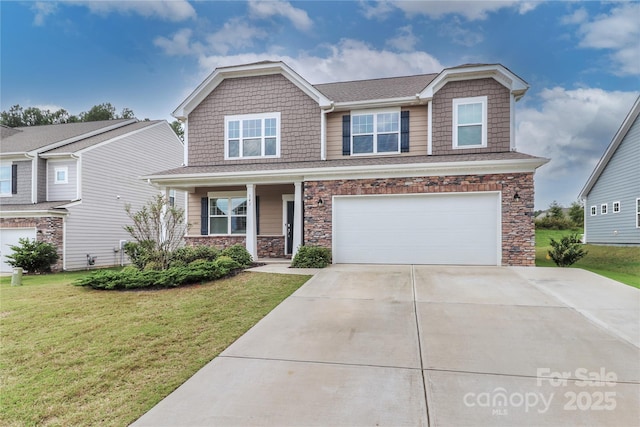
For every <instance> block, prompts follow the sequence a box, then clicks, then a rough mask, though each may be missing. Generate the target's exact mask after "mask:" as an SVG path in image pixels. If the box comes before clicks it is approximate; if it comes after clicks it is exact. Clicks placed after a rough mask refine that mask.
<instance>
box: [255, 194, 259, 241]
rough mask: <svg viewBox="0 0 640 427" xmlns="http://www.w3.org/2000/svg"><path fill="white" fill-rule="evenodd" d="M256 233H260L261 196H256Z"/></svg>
mask: <svg viewBox="0 0 640 427" xmlns="http://www.w3.org/2000/svg"><path fill="white" fill-rule="evenodd" d="M256 235H257V236H259V235H260V197H258V196H256Z"/></svg>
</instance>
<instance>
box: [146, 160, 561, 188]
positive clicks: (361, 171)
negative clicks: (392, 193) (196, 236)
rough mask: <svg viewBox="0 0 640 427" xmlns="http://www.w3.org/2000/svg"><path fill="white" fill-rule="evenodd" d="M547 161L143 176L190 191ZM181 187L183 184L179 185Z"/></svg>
mask: <svg viewBox="0 0 640 427" xmlns="http://www.w3.org/2000/svg"><path fill="white" fill-rule="evenodd" d="M548 162H549V159H543V158H532V159H514V160H478V161H475V162H469V161H461V162H434V163H407V164H391V165H358V166H348V167H347V166H342V167H341V166H336V167H321V168H301V169H276V170H254V171H241V172H205V173H194V174H179V175H178V174H176V175H149V176H145V177H143V179H148V180H150V181H152V182H154V184H157V185H170V186H172V187H180V188H190V187H194V186H205V185H208V184H211V185H221V184H224V185H244V184H246V182H247V180H250V181H252V182H255V183H273V184H276V183H283V184H287V183H291V181H296V180H302V181H314V180H339V179H367V178H399V177H415V176H442V175H478V174H499V173H517V172H533V171H535V170H536V169H537V168H538V167H540V166H542V165H544V164H545V163H548ZM181 184H182V185H181Z"/></svg>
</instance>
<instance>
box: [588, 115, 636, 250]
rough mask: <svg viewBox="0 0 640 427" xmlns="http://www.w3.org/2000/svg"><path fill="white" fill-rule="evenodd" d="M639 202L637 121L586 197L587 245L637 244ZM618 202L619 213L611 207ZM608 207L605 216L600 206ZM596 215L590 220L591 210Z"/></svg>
mask: <svg viewBox="0 0 640 427" xmlns="http://www.w3.org/2000/svg"><path fill="white" fill-rule="evenodd" d="M637 198H640V119H639V118H636V120H635V122H634V123H633V125H632V126H631V128H630V129H629V132H627V135H626V136H625V137H624V139H623V140H622V142H621V143H620V145H619V146H618V149H617V150H616V152H615V153H614V155H613V156H612V157H611V159H610V160H609V163H608V164H607V166H606V167H605V169H604V170H603V171H602V174H601V175H600V177H599V178H598V181H597V182H596V184H595V185H594V186H593V188H592V189H591V191H590V192H589V194H588V195H587V199H586V204H585V210H586V235H587V236H586V238H587V243H601V244H605V243H606V244H640V228H636V199H637ZM614 202H620V205H621V209H620V212H619V213H614V212H613V203H614ZM604 203H606V204H607V214H606V215H602V214H601V213H600V206H601V205H602V204H604ZM594 205H595V206H597V215H596V216H591V206H594Z"/></svg>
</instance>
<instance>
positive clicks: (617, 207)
mask: <svg viewBox="0 0 640 427" xmlns="http://www.w3.org/2000/svg"><path fill="white" fill-rule="evenodd" d="M613 213H620V202H613Z"/></svg>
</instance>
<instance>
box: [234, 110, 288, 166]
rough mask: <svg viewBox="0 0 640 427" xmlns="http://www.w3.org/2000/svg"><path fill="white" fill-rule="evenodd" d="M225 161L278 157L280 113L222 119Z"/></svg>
mask: <svg viewBox="0 0 640 427" xmlns="http://www.w3.org/2000/svg"><path fill="white" fill-rule="evenodd" d="M224 153H225V157H224V158H225V159H244V158H260V157H280V113H266V114H245V115H242V116H226V117H225V118H224Z"/></svg>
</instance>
